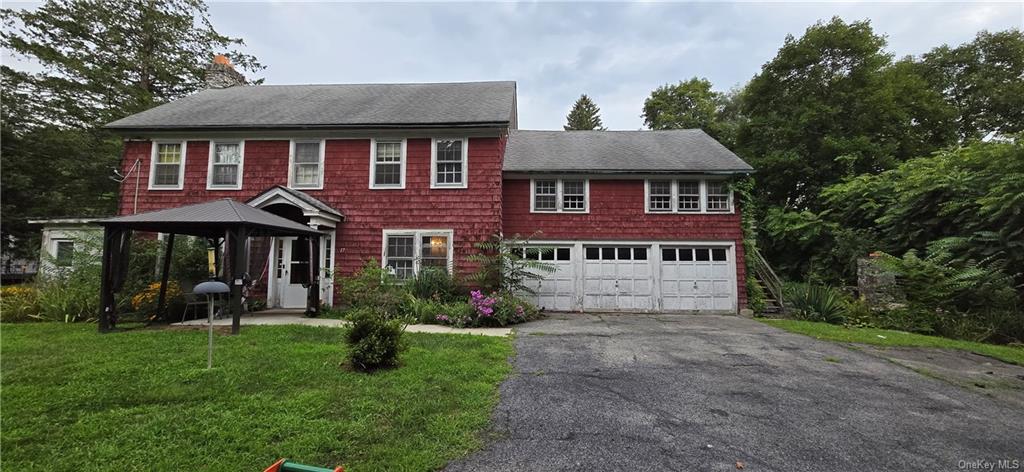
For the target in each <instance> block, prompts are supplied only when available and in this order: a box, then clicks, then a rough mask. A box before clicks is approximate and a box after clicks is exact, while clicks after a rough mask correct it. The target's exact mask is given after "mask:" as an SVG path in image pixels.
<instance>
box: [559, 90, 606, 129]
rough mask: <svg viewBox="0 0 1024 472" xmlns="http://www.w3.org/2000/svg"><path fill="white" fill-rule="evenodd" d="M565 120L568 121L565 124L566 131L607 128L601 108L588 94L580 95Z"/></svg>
mask: <svg viewBox="0 0 1024 472" xmlns="http://www.w3.org/2000/svg"><path fill="white" fill-rule="evenodd" d="M565 120H566V122H567V124H566V125H565V126H564V128H565V130H566V131H576V130H597V131H604V130H605V127H604V125H603V124H601V109H600V108H598V107H597V104H595V103H594V101H593V100H591V99H590V97H588V96H587V94H583V95H580V98H579V99H578V100H576V103H575V104H574V105H573V106H572V110H570V111H569V114H568V115H567V116H566V117H565Z"/></svg>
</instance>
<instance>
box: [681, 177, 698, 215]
mask: <svg viewBox="0 0 1024 472" xmlns="http://www.w3.org/2000/svg"><path fill="white" fill-rule="evenodd" d="M679 211H690V212H696V211H700V181H699V180H680V181H679Z"/></svg>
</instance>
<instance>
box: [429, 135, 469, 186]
mask: <svg viewBox="0 0 1024 472" xmlns="http://www.w3.org/2000/svg"><path fill="white" fill-rule="evenodd" d="M468 153H469V151H468V148H467V146H466V140H465V139H434V140H433V149H431V161H432V162H433V165H432V167H433V170H432V172H431V177H430V184H431V187H433V188H444V187H452V188H465V187H466V166H467V162H466V161H467V158H468Z"/></svg>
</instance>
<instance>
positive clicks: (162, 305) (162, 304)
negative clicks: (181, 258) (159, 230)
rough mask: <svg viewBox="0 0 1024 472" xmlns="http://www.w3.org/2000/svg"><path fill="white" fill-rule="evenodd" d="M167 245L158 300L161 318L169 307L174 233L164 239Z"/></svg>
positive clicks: (158, 313) (157, 304)
mask: <svg viewBox="0 0 1024 472" xmlns="http://www.w3.org/2000/svg"><path fill="white" fill-rule="evenodd" d="M164 243H165V244H167V247H166V248H164V266H163V271H162V272H160V297H159V298H157V302H156V316H157V318H159V319H163V317H164V310H165V309H166V308H167V306H166V301H167V278H168V277H169V276H170V273H171V254H172V252H173V251H174V233H171V234H168V235H167V240H166V241H164Z"/></svg>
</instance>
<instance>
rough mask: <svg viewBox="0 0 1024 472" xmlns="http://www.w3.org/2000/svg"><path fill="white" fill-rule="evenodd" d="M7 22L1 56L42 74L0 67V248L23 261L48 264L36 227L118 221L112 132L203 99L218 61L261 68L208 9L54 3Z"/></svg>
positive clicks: (172, 0) (191, 0)
mask: <svg viewBox="0 0 1024 472" xmlns="http://www.w3.org/2000/svg"><path fill="white" fill-rule="evenodd" d="M0 17H2V19H3V25H2V30H0V46H3V47H4V48H5V49H7V50H8V51H10V52H11V53H12V55H14V56H15V57H16V58H25V59H28V60H29V61H31V62H33V63H36V64H39V65H41V66H42V67H41V68H40V71H39V72H26V71H22V70H16V69H13V68H11V67H8V66H9V65H11V63H8V64H5V65H3V66H0V76H2V89H0V90H2V94H3V107H2V114H0V131H2V145H3V149H2V160H3V162H2V165H3V171H4V172H3V181H2V183H0V189H2V197H0V199H2V205H3V207H2V210H0V211H2V213H0V232H2V237H0V240H2V241H3V250H4V251H5V252H6V253H10V254H12V255H15V256H21V257H33V256H34V255H36V254H38V250H39V246H38V244H37V241H38V237H39V235H38V232H39V228H32V227H29V226H28V225H27V221H26V220H27V218H30V217H59V216H90V215H109V214H112V213H113V212H114V211H115V208H116V201H117V189H118V187H117V183H116V182H114V181H112V180H110V179H109V178H108V177H109V176H110V170H111V168H114V167H117V165H118V162H119V160H120V157H121V140H120V139H119V138H118V137H116V136H114V135H113V134H111V133H109V132H107V131H106V130H104V129H102V126H103V125H104V124H106V123H109V122H111V121H113V120H116V119H118V118H122V117H125V116H127V115H130V114H133V113H137V112H140V111H143V110H146V109H148V108H151V107H153V106H156V105H159V104H161V103H166V102H168V101H170V100H173V99H176V98H179V97H182V96H184V95H188V94H190V93H193V92H195V91H198V90H200V89H201V88H202V87H203V85H204V75H205V69H206V65H207V64H208V63H209V62H210V61H211V60H212V59H213V55H214V53H225V54H226V55H228V56H229V57H230V58H231V60H232V62H234V63H235V64H236V65H237V66H238V67H240V68H242V69H243V70H246V71H258V70H261V69H262V68H263V66H261V65H260V64H259V63H258V62H257V61H256V59H255V58H254V57H252V56H249V55H245V54H241V53H239V52H237V51H235V50H234V48H235V47H236V46H240V45H242V41H241V40H240V39H236V38H230V37H227V36H224V35H222V34H220V33H218V32H217V31H216V30H214V28H213V26H212V23H211V21H210V18H209V14H208V12H207V9H206V5H205V4H204V3H203V2H202V1H201V0H166V1H156V0H148V1H135V0H50V1H47V2H45V3H43V4H42V5H41V6H39V7H38V8H33V9H23V10H14V9H0Z"/></svg>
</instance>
